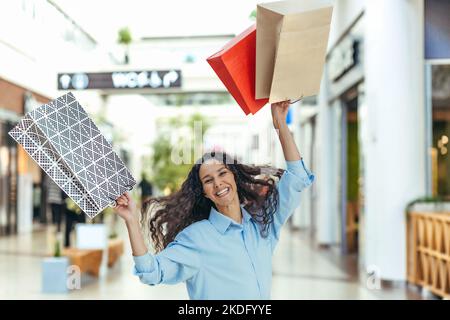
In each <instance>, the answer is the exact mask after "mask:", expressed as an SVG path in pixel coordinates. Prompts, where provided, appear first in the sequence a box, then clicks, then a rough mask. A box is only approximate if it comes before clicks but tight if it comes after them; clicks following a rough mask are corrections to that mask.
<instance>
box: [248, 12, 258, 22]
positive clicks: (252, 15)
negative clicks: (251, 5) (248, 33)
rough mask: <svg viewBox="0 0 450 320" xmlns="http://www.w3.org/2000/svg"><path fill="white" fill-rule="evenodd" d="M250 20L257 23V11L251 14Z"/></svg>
mask: <svg viewBox="0 0 450 320" xmlns="http://www.w3.org/2000/svg"><path fill="white" fill-rule="evenodd" d="M248 18H249V19H250V20H253V21H255V20H256V10H253V11H252V13H250V16H249V17H248Z"/></svg>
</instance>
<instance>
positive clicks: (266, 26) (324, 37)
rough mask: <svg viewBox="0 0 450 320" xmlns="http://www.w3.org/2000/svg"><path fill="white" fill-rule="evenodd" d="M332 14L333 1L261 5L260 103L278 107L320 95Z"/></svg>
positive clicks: (295, 0)
mask: <svg viewBox="0 0 450 320" xmlns="http://www.w3.org/2000/svg"><path fill="white" fill-rule="evenodd" d="M332 11H333V7H332V5H331V2H330V1H329V0H289V1H278V2H270V3H262V4H258V6H257V13H256V21H257V22H256V26H257V30H256V80H255V85H256V90H255V98H256V99H262V98H269V102H270V103H274V102H279V101H284V100H288V99H291V100H295V99H299V98H301V97H307V96H312V95H316V94H317V93H318V92H319V89H320V80H321V77H322V71H323V66H324V64H325V55H326V49H327V43H328V36H329V31H330V24H331V15H332Z"/></svg>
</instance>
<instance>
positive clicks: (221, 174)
mask: <svg viewBox="0 0 450 320" xmlns="http://www.w3.org/2000/svg"><path fill="white" fill-rule="evenodd" d="M226 173H227V172H226V171H222V172H221V173H219V176H223V175H225V174H226Z"/></svg>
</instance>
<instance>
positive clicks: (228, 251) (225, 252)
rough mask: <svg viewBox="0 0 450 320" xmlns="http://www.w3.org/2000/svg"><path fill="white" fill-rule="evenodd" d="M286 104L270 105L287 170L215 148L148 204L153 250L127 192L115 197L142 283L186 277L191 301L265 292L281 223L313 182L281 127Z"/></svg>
mask: <svg viewBox="0 0 450 320" xmlns="http://www.w3.org/2000/svg"><path fill="white" fill-rule="evenodd" d="M288 108H289V102H281V103H276V104H272V118H273V124H274V127H275V129H276V130H277V131H278V134H279V138H280V142H281V146H282V148H283V153H284V157H285V159H286V170H280V169H274V168H269V167H260V166H248V165H244V164H241V163H238V161H237V160H236V159H235V158H232V157H230V156H229V155H227V154H225V153H221V152H220V153H219V152H218V153H216V152H212V153H210V154H205V155H204V156H203V157H202V158H201V159H199V160H198V161H197V163H195V164H194V166H193V167H192V169H191V171H190V172H189V174H188V177H187V179H186V181H185V182H184V183H183V184H182V186H181V189H180V190H179V191H178V192H176V193H174V194H171V195H169V196H166V197H161V198H154V199H151V200H149V201H148V202H147V204H146V206H144V208H143V211H142V217H141V223H142V225H143V227H144V228H145V229H146V230H147V231H148V232H149V233H150V237H151V239H152V240H153V244H154V246H155V249H156V251H157V254H156V255H152V254H151V253H149V252H147V248H146V245H145V241H144V237H143V234H142V233H141V226H140V224H139V222H138V221H139V218H138V216H137V214H136V210H135V205H134V203H133V201H132V199H131V197H130V196H129V194H128V193H125V194H124V195H122V196H121V197H120V198H119V199H117V204H118V206H117V207H116V209H117V213H118V215H119V216H121V217H122V218H123V219H124V220H125V222H126V225H127V228H128V233H129V236H130V241H131V246H132V250H133V256H134V261H135V270H134V273H135V274H136V275H137V276H139V278H140V280H141V281H142V282H143V283H145V284H149V285H155V284H160V283H165V284H174V283H178V282H186V285H187V289H188V293H189V296H190V297H191V298H192V299H268V298H270V286H271V280H272V254H273V251H274V249H275V246H276V244H277V242H278V239H279V236H280V230H281V227H282V226H283V224H284V223H285V222H286V221H287V219H288V218H289V217H290V215H291V214H292V213H293V211H294V209H295V208H296V207H298V205H299V204H300V192H301V191H302V190H303V189H304V188H306V187H308V186H309V185H311V183H312V182H313V180H314V176H313V175H312V174H311V173H310V172H309V171H308V170H307V169H306V167H305V165H304V163H303V161H302V160H301V157H300V153H299V152H298V150H297V147H296V145H295V143H294V140H293V138H292V135H291V133H290V131H289V129H288V127H287V125H286V115H287V111H288ZM277 180H279V181H278V182H277Z"/></svg>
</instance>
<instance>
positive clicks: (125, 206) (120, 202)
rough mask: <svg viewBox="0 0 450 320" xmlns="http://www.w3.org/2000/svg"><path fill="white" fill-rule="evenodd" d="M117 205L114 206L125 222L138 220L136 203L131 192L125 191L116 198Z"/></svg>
mask: <svg viewBox="0 0 450 320" xmlns="http://www.w3.org/2000/svg"><path fill="white" fill-rule="evenodd" d="M116 203H117V206H116V207H115V208H114V209H115V211H116V212H117V214H118V215H119V217H121V218H122V219H124V220H125V222H133V221H137V215H136V204H135V203H134V201H133V199H132V198H131V196H130V193H129V192H125V193H124V194H123V195H121V196H120V197H119V198H117V200H116Z"/></svg>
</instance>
